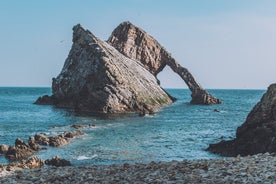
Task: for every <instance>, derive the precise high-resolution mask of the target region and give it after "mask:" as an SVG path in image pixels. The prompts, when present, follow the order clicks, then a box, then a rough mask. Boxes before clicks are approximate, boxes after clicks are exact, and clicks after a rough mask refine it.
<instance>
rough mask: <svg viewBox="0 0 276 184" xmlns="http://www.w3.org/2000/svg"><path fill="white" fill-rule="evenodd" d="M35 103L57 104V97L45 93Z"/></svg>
mask: <svg viewBox="0 0 276 184" xmlns="http://www.w3.org/2000/svg"><path fill="white" fill-rule="evenodd" d="M34 104H39V105H54V104H55V99H54V97H53V96H49V95H44V96H42V97H39V98H38V99H37V100H36V101H35V102H34Z"/></svg>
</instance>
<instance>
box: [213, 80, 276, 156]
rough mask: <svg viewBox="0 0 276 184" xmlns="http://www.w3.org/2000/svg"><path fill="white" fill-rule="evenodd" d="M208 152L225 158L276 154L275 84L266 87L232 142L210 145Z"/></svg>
mask: <svg viewBox="0 0 276 184" xmlns="http://www.w3.org/2000/svg"><path fill="white" fill-rule="evenodd" d="M208 150H209V151H211V152H214V153H218V154H221V155H225V156H237V155H242V156H245V155H253V154H257V153H265V152H271V153H272V152H276V84H272V85H270V86H269V87H268V90H267V92H266V93H265V94H264V95H263V97H262V99H261V101H260V102H258V103H257V104H256V105H255V107H254V108H253V109H252V110H251V112H250V113H249V114H248V116H247V119H246V121H245V123H243V124H242V125H241V126H240V127H239V128H238V129H237V132H236V138H235V139H234V140H230V141H221V142H219V143H217V144H211V145H210V146H209V148H208Z"/></svg>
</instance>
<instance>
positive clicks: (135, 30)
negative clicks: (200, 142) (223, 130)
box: [108, 22, 221, 105]
mask: <svg viewBox="0 0 276 184" xmlns="http://www.w3.org/2000/svg"><path fill="white" fill-rule="evenodd" d="M108 43H109V44H110V45H112V46H113V47H115V48H116V49H117V50H118V51H120V52H121V53H122V54H124V55H125V56H127V57H129V58H131V59H135V60H136V61H138V62H141V63H142V64H143V65H144V66H145V68H146V69H147V70H149V71H150V72H151V73H152V74H154V75H155V76H156V75H157V74H158V73H159V72H161V71H162V70H163V68H164V67H165V66H166V65H168V66H169V67H170V68H171V69H172V70H173V71H174V72H175V73H177V74H178V75H179V76H180V77H181V78H182V79H183V80H184V81H185V83H186V84H187V86H188V87H189V89H190V90H191V92H192V100H191V103H192V104H205V105H211V104H220V103H221V101H220V100H219V99H216V98H215V97H213V96H212V95H210V94H209V93H208V92H206V91H205V90H204V89H203V88H202V87H201V86H200V85H199V84H198V83H197V82H196V80H195V78H194V77H193V76H192V74H191V73H190V72H189V71H188V70H187V69H186V68H184V67H182V66H181V65H180V64H179V63H177V62H176V60H175V59H174V58H173V57H172V56H171V54H170V53H169V52H167V51H166V49H165V48H164V47H162V45H160V44H159V43H158V41H157V40H155V39H154V38H153V37H152V36H150V35H149V34H147V33H146V32H145V31H144V30H142V29H141V28H139V27H136V26H135V25H133V24H131V23H130V22H123V23H121V24H120V25H119V26H118V27H117V28H116V29H115V30H114V31H113V32H112V34H111V36H110V37H109V39H108Z"/></svg>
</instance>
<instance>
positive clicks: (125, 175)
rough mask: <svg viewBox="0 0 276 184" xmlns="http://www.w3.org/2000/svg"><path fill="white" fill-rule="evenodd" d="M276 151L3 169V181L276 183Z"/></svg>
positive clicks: (1, 179)
mask: <svg viewBox="0 0 276 184" xmlns="http://www.w3.org/2000/svg"><path fill="white" fill-rule="evenodd" d="M275 171H276V154H269V153H265V154H257V155H253V156H246V157H240V156H237V157H228V158H219V159H211V160H194V161H187V160H184V161H171V162H158V163H157V162H151V163H148V164H140V163H137V164H127V163H126V164H123V165H106V166H77V167H72V166H68V167H42V168H39V169H30V170H29V169H27V170H19V171H10V172H9V171H1V172H0V183H118V182H119V183H276V175H275Z"/></svg>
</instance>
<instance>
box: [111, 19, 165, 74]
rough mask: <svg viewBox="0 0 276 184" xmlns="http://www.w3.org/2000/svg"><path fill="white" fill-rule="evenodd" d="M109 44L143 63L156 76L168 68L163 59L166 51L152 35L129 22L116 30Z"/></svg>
mask: <svg viewBox="0 0 276 184" xmlns="http://www.w3.org/2000/svg"><path fill="white" fill-rule="evenodd" d="M107 42H108V43H110V44H111V45H112V46H113V47H115V48H116V49H117V50H118V51H119V52H121V53H122V54H124V55H125V56H127V57H129V58H131V59H135V60H137V61H139V62H141V63H142V64H143V65H144V67H145V68H146V69H147V70H149V71H150V72H151V73H152V74H154V75H155V76H156V75H157V74H158V73H159V72H160V71H162V70H163V69H164V67H165V66H166V60H164V59H163V58H162V57H161V55H162V52H163V50H165V49H164V48H163V47H162V46H161V45H160V44H159V43H158V42H157V41H156V40H155V39H154V38H153V37H152V36H151V35H149V34H147V33H146V32H145V31H144V30H143V29H141V28H139V27H137V26H135V25H134V24H132V23H131V22H129V21H126V22H123V23H121V24H120V25H119V26H118V27H117V28H115V29H114V31H113V32H112V34H111V35H110V37H109V39H108V41H107ZM165 52H166V53H167V51H165Z"/></svg>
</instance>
